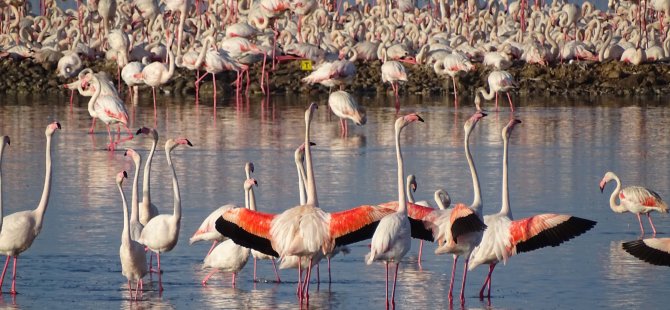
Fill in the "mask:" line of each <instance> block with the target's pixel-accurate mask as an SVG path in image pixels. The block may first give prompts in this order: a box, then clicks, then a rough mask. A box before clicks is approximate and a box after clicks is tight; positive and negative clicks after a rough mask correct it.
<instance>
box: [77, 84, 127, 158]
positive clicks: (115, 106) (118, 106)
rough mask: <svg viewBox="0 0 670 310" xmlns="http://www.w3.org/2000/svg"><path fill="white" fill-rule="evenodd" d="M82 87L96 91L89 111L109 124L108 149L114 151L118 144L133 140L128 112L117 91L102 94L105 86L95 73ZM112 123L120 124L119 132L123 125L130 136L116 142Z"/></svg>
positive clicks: (90, 102) (90, 101)
mask: <svg viewBox="0 0 670 310" xmlns="http://www.w3.org/2000/svg"><path fill="white" fill-rule="evenodd" d="M89 82H90V83H89ZM82 87H83V88H84V89H86V90H88V91H93V92H94V93H93V96H92V97H91V99H90V100H89V101H88V113H89V114H90V115H91V116H92V117H93V118H98V119H100V120H101V121H102V122H103V123H105V125H106V126H107V135H108V136H109V144H108V145H107V149H108V150H110V151H113V150H114V148H115V146H116V144H118V143H121V142H124V141H127V140H131V139H132V138H133V133H132V132H130V129H129V128H128V112H127V111H126V107H125V106H124V105H123V100H121V98H119V96H118V95H117V94H116V93H115V92H114V93H113V94H112V95H102V96H101V93H102V90H103V88H105V87H104V86H103V85H102V83H101V82H100V79H98V77H96V76H95V75H91V77H90V79H88V80H84V82H82ZM112 87H113V86H112ZM110 124H119V128H118V131H119V134H120V132H121V125H123V127H124V128H125V129H126V132H127V133H128V137H126V138H124V139H122V140H119V141H117V142H114V141H113V139H112V132H111V130H110Z"/></svg>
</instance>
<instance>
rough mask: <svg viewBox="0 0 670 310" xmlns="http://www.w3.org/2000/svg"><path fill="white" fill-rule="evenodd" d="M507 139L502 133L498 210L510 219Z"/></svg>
mask: <svg viewBox="0 0 670 310" xmlns="http://www.w3.org/2000/svg"><path fill="white" fill-rule="evenodd" d="M508 141H509V138H508V137H507V135H506V134H505V132H504V131H503V173H502V207H501V208H500V214H503V215H506V216H507V217H509V218H510V219H512V218H513V217H512V210H511V209H510V207H509V186H508V184H507V178H508V175H507V152H508V150H507V145H508Z"/></svg>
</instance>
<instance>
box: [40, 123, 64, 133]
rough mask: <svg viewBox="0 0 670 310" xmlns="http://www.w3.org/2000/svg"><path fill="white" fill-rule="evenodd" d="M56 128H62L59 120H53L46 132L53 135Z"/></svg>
mask: <svg viewBox="0 0 670 310" xmlns="http://www.w3.org/2000/svg"><path fill="white" fill-rule="evenodd" d="M56 129H60V123H59V122H53V123H51V124H49V125H48V126H47V130H46V131H45V132H44V134H46V135H47V136H50V135H52V134H53V133H54V132H55V131H56Z"/></svg>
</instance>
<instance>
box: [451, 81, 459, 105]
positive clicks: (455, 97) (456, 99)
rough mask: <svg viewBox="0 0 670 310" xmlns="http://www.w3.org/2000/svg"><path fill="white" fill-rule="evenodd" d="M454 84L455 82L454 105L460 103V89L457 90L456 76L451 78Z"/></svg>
mask: <svg viewBox="0 0 670 310" xmlns="http://www.w3.org/2000/svg"><path fill="white" fill-rule="evenodd" d="M451 82H452V84H454V106H456V105H458V91H457V90H456V77H453V78H451Z"/></svg>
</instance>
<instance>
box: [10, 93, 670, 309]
mask: <svg viewBox="0 0 670 310" xmlns="http://www.w3.org/2000/svg"><path fill="white" fill-rule="evenodd" d="M142 96H143V97H142V98H141V102H140V104H139V106H137V107H129V111H130V114H131V121H132V126H131V128H132V129H133V131H135V130H136V129H137V128H139V127H140V126H144V125H147V126H152V125H153V123H154V118H153V111H152V106H151V105H152V103H151V97H150V95H149V92H145V94H143V95H142ZM358 99H359V101H360V102H361V103H363V104H364V105H366V106H367V110H368V124H366V125H365V126H363V127H357V126H354V125H352V124H350V125H351V127H350V133H349V137H348V138H345V139H342V138H340V137H339V128H338V122H337V118H336V117H335V116H334V115H330V114H329V111H328V109H327V107H326V105H325V100H326V97H325V96H322V97H311V98H308V97H296V96H283V95H282V96H274V97H272V98H270V100H262V99H261V97H252V98H251V99H250V100H249V101H248V102H242V103H241V104H240V105H239V106H237V105H236V104H235V102H234V101H232V100H231V98H229V96H228V94H225V95H224V99H222V100H221V101H220V102H219V103H218V107H219V108H218V109H217V111H216V117H215V116H214V112H213V109H212V104H211V97H210V96H208V95H203V97H202V100H203V101H202V102H201V103H200V104H199V105H197V106H196V105H195V104H194V102H193V100H194V99H193V98H192V97H174V98H173V97H169V96H167V97H163V96H160V97H159V104H158V105H159V110H158V119H157V124H158V130H159V132H160V135H161V140H160V143H159V148H158V152H157V155H156V156H155V158H154V164H153V171H152V199H153V200H154V201H155V204H156V205H157V206H158V207H159V209H160V211H161V213H169V212H172V191H171V182H170V173H169V170H168V167H167V165H166V163H165V155H164V153H163V151H162V149H163V148H162V145H163V144H164V142H165V139H166V138H167V137H176V136H184V137H187V138H188V139H189V140H190V141H191V142H193V144H194V146H193V147H192V148H178V149H176V150H175V151H174V152H173V160H174V162H175V165H176V169H177V174H178V177H179V184H180V186H181V188H180V190H181V195H182V208H183V219H182V229H181V233H180V241H179V243H178V245H177V246H176V248H175V249H174V250H173V251H172V252H169V253H166V254H164V255H163V256H162V260H161V263H162V267H163V269H164V270H165V273H164V275H163V280H164V286H165V291H164V292H163V293H162V295H160V294H159V293H158V292H157V291H156V290H155V288H156V286H157V285H156V282H155V281H156V277H155V276H154V278H153V281H150V280H148V279H149V278H148V277H147V278H146V282H147V283H146V284H145V289H146V290H147V291H146V292H145V293H144V294H143V298H142V300H141V301H138V302H134V301H130V300H129V295H128V292H127V291H126V286H125V285H126V282H125V278H124V277H123V276H122V275H121V272H120V269H121V268H120V263H119V257H118V249H119V245H120V234H121V229H122V215H121V210H120V207H119V206H120V197H119V195H118V192H117V190H116V187H115V184H114V176H115V175H116V173H117V172H118V171H120V170H122V169H125V170H127V171H128V172H129V176H130V179H131V180H132V176H133V173H134V169H133V166H132V163H131V161H130V160H129V159H128V158H125V157H124V156H123V147H132V148H135V149H136V150H137V151H138V152H139V153H140V154H142V156H143V159H145V158H146V153H147V151H148V149H149V147H150V139H149V138H147V137H146V136H137V137H135V138H134V139H133V140H132V141H129V142H127V143H125V144H124V145H123V147H122V148H121V149H120V150H118V151H116V152H108V151H106V150H104V147H105V145H106V142H107V133H106V131H105V129H104V127H103V126H102V125H100V124H98V126H97V128H96V133H95V134H94V135H88V134H87V129H88V127H89V125H90V117H89V116H88V113H87V111H86V103H87V100H86V99H84V98H80V99H79V100H78V101H77V100H75V106H74V109H73V111H72V112H70V109H69V107H68V103H67V101H68V99H67V97H65V96H63V97H58V96H51V97H49V98H39V97H16V96H4V97H0V102H3V105H2V106H0V134H2V135H9V136H10V137H11V139H12V144H11V146H10V147H9V148H8V149H7V150H6V153H5V157H4V162H3V167H2V168H3V172H4V175H3V176H4V179H3V181H4V184H3V190H4V195H3V198H4V212H5V215H6V214H10V213H14V212H17V211H22V210H27V209H33V208H35V206H36V205H37V202H38V201H39V196H40V193H41V190H42V184H43V177H44V163H43V162H44V128H45V127H46V125H47V124H48V123H49V122H51V121H52V120H59V121H60V122H61V124H62V127H63V129H62V130H61V131H59V132H57V133H56V134H55V135H54V151H53V157H54V159H53V160H54V165H53V168H54V174H53V187H52V193H51V198H50V202H49V209H48V210H47V213H46V219H45V224H44V228H43V230H42V233H41V234H40V236H39V237H38V238H37V239H36V240H35V242H34V243H33V245H32V247H31V248H30V249H29V250H27V251H26V252H24V253H23V254H22V255H21V257H20V259H19V268H18V277H17V290H18V291H19V295H18V296H16V297H12V296H11V295H9V294H7V293H6V292H8V291H9V284H10V280H11V270H10V271H8V276H7V279H5V283H4V285H3V292H4V294H3V295H1V296H2V300H0V306H11V307H16V308H28V309H31V308H46V307H49V308H61V309H62V308H72V307H75V308H105V309H107V308H131V307H133V308H135V307H141V308H149V307H160V308H180V309H184V308H187V307H188V308H193V309H203V308H248V307H257V308H266V309H275V308H296V307H298V306H299V303H298V301H297V299H296V296H295V283H296V271H295V270H282V271H281V276H282V280H284V282H282V283H280V284H278V283H273V282H271V280H273V279H274V275H273V272H272V266H271V264H270V263H269V262H267V261H261V262H259V275H260V276H261V278H262V279H264V280H267V281H263V282H261V283H253V282H252V281H251V279H252V268H253V266H252V261H250V262H249V264H248V265H247V266H246V267H245V269H244V270H242V272H241V273H240V275H239V278H238V283H237V286H236V288H232V287H231V284H230V280H231V277H230V275H229V274H223V273H219V274H217V275H215V276H214V277H213V278H212V279H211V280H210V282H209V285H208V286H207V287H202V286H201V285H200V280H201V279H202V278H203V277H204V276H205V275H206V273H207V272H208V270H202V268H201V262H202V258H203V257H204V255H205V253H206V252H207V250H208V248H209V246H210V244H204V243H201V244H196V245H193V246H189V245H188V237H190V235H191V234H192V233H193V232H194V231H195V230H196V228H197V227H198V226H199V225H200V222H201V221H202V220H203V219H204V218H205V216H207V215H208V214H209V213H210V212H211V211H213V210H214V209H215V208H217V207H219V206H221V205H223V204H226V203H229V202H235V203H238V204H243V202H244V200H243V192H242V182H243V179H244V170H243V167H244V163H245V162H246V161H252V162H254V164H255V167H256V172H255V173H254V177H255V178H256V179H257V180H258V181H259V185H260V186H259V187H258V188H257V189H256V195H257V202H258V205H259V206H258V207H259V210H263V211H266V212H272V213H278V212H281V211H282V210H284V209H286V208H288V207H292V206H295V205H296V204H297V203H298V196H297V193H296V187H297V181H296V173H295V166H294V164H293V151H294V149H295V147H297V145H299V144H300V143H301V142H302V140H303V137H302V134H303V131H304V121H303V115H304V114H303V113H304V109H305V108H306V107H307V105H308V104H309V102H310V101H312V100H314V101H317V102H319V103H321V107H320V108H319V110H318V112H317V115H316V117H315V121H314V123H313V140H314V141H315V142H316V143H317V146H316V147H314V152H313V154H314V165H315V173H316V181H317V188H318V191H319V192H318V194H319V201H320V204H321V206H322V207H323V208H324V209H325V210H328V211H336V210H342V209H346V208H351V207H354V206H357V205H361V204H370V203H378V202H386V201H390V200H393V199H396V198H397V189H396V181H395V177H396V162H395V153H394V142H393V121H394V119H395V118H396V111H395V108H394V107H393V104H390V103H389V102H392V100H391V99H390V97H386V96H379V97H358ZM517 101H518V102H517V107H518V110H517V112H516V113H514V117H516V118H519V119H521V120H522V121H523V123H522V124H521V125H519V126H518V127H517V128H516V129H515V130H514V132H513V135H512V138H511V146H510V161H509V165H510V196H511V201H512V204H511V206H512V209H513V211H514V215H515V217H516V218H523V217H526V216H530V215H533V214H538V213H547V212H552V213H567V214H573V215H576V216H580V217H583V218H588V219H592V220H595V221H598V224H597V226H596V227H595V228H594V229H593V230H591V231H589V232H587V233H586V234H584V235H582V236H580V237H578V238H576V239H574V240H571V241H569V242H567V243H565V244H563V245H561V246H560V247H557V248H544V249H540V250H536V251H533V252H529V253H523V254H521V255H518V256H515V257H512V258H511V259H510V260H509V262H508V264H507V265H506V266H503V265H502V264H500V265H499V266H498V268H496V271H495V273H494V274H493V290H492V295H493V296H492V298H491V299H490V300H484V301H480V300H479V298H478V296H477V295H478V291H479V287H480V285H481V284H482V282H483V279H484V277H485V275H486V272H487V270H488V268H486V267H485V266H484V267H479V268H477V269H475V270H474V271H473V272H471V273H470V274H469V275H468V278H469V281H468V284H467V286H466V297H467V298H466V302H465V308H469V309H475V308H492V309H565V308H567V309H594V308H620V309H631V308H634V309H661V308H665V307H666V306H667V301H668V299H667V297H666V291H667V287H668V286H669V285H670V278H669V277H667V276H665V275H667V273H668V272H669V270H668V269H667V268H664V267H658V266H652V265H648V264H646V263H644V262H641V261H638V260H637V259H636V258H634V257H632V256H630V255H628V254H627V253H625V252H624V251H623V250H621V242H622V241H628V240H634V239H636V238H638V235H639V228H638V224H637V220H636V219H635V216H634V215H631V214H614V213H613V212H612V211H611V210H610V209H609V207H608V198H609V193H611V191H612V190H613V188H614V185H613V184H609V185H608V186H607V187H606V189H605V193H604V194H601V193H600V190H599V189H598V182H599V181H600V179H601V178H602V176H603V175H604V173H605V172H606V171H608V170H612V171H615V172H616V173H617V174H618V175H619V176H620V177H621V178H622V180H623V182H624V183H625V184H628V185H634V184H639V185H645V186H648V187H650V188H653V189H655V190H657V191H658V192H659V193H660V194H661V196H663V197H666V198H668V195H669V194H670V176H669V174H668V171H670V169H669V168H670V167H669V166H668V161H667V158H669V157H670V154H669V153H670V138H669V137H668V134H667V128H668V127H669V126H670V121H669V119H670V118H669V117H668V116H670V108H668V107H667V106H666V105H665V104H664V103H665V102H666V100H661V99H652V100H629V101H627V102H625V103H623V102H621V101H616V100H615V99H607V98H600V99H598V100H597V101H594V100H590V99H569V98H568V99H563V98H562V99H556V98H526V99H517ZM414 111H416V112H418V113H419V114H420V115H421V116H422V117H423V118H424V119H425V120H426V122H425V123H417V124H413V125H411V126H410V127H408V128H407V129H406V130H405V131H403V137H402V143H403V151H404V156H405V162H406V173H413V174H416V175H417V181H418V184H419V188H418V190H417V192H416V193H415V197H416V198H417V199H419V200H421V199H427V200H431V199H432V193H433V192H434V191H435V190H436V189H437V188H445V189H447V190H448V191H449V193H450V194H451V196H452V199H453V200H454V201H456V202H461V201H462V202H466V203H469V202H470V201H471V200H472V189H471V182H470V176H469V170H468V169H467V164H466V161H465V157H464V156H463V151H462V150H463V147H462V143H463V142H462V140H463V129H462V128H463V123H464V122H465V120H466V119H467V118H468V117H469V116H470V114H471V113H472V112H473V108H472V104H471V103H470V102H469V101H467V100H464V102H462V103H461V105H460V106H459V107H458V108H454V106H453V103H452V102H451V101H450V99H448V98H426V97H403V98H401V110H400V114H405V113H409V112H414ZM510 117H511V115H510V113H509V112H508V111H507V108H505V109H503V111H501V112H499V113H496V112H490V113H489V116H487V117H486V118H484V119H483V120H482V121H481V122H480V123H479V125H478V126H477V128H475V130H474V132H473V136H472V138H471V141H472V145H473V146H472V151H473V153H474V159H475V161H476V164H477V165H478V171H479V173H480V178H481V182H482V187H483V196H484V213H485V214H487V213H494V212H497V211H498V210H499V207H500V201H501V199H500V188H501V180H500V178H501V152H502V141H501V138H500V130H501V129H502V127H503V126H504V125H505V124H506V123H507V121H508V119H509V118H510ZM124 189H125V190H126V193H127V195H128V196H130V189H131V186H130V182H126V184H125V185H124ZM653 217H654V219H655V224H656V227H657V228H658V230H659V231H660V236H667V234H666V233H667V232H670V220H669V219H668V217H667V215H658V214H657V213H654V214H653ZM644 224H645V227H646V228H647V229H648V230H650V227H649V225H648V223H647V222H644ZM434 248H435V245H434V244H427V246H426V247H425V248H424V253H425V256H424V261H423V263H422V266H421V267H419V265H418V264H417V262H416V256H417V249H418V243H413V244H412V250H410V252H409V254H408V255H407V256H406V257H405V259H404V261H403V263H402V264H401V267H400V272H399V276H400V279H399V281H398V288H397V296H396V303H397V306H398V308H400V309H427V308H446V307H447V306H448V300H447V298H446V296H447V294H446V291H447V290H448V287H449V279H450V269H451V264H452V258H451V256H448V255H443V256H436V255H434V254H433V250H434ZM351 250H352V251H351V253H350V254H348V255H346V256H338V257H336V258H335V259H334V260H333V266H332V269H333V282H332V284H331V285H330V286H329V285H328V284H326V283H323V281H324V279H327V273H326V269H327V268H326V265H325V263H322V266H321V280H322V283H321V285H320V286H319V287H318V289H317V286H316V283H312V294H311V297H310V304H309V305H310V307H313V308H334V309H354V308H362V307H366V308H382V307H383V306H384V268H383V265H381V264H374V265H371V266H367V265H366V264H365V263H364V262H363V256H364V255H365V253H366V252H367V251H368V247H367V243H366V242H361V243H358V244H355V245H353V246H352V247H351ZM10 269H11V267H10ZM461 269H462V266H461V263H460V262H459V269H458V271H457V277H458V280H457V283H459V282H460V277H461V272H462V270H461ZM454 307H456V308H459V307H460V305H458V303H457V304H456V305H454Z"/></svg>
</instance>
